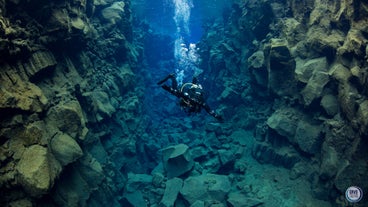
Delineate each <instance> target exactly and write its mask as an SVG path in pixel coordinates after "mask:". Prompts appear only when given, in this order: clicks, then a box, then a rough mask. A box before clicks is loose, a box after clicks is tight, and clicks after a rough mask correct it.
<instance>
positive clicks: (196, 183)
mask: <svg viewBox="0 0 368 207" xmlns="http://www.w3.org/2000/svg"><path fill="white" fill-rule="evenodd" d="M230 189H231V182H230V180H229V178H228V177H227V176H225V175H216V174H204V175H200V176H196V177H189V178H187V179H186V180H185V181H184V185H183V188H182V189H181V190H180V194H181V195H182V196H183V198H184V199H185V200H186V201H188V202H189V204H193V203H195V202H196V201H218V202H224V201H225V199H226V196H227V194H228V193H229V192H230Z"/></svg>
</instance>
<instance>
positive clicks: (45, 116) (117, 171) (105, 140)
mask: <svg viewBox="0 0 368 207" xmlns="http://www.w3.org/2000/svg"><path fill="white" fill-rule="evenodd" d="M129 4H130V2H129V1H110V0H107V1H93V0H92V1H91V0H77V1H74V0H73V1H72V0H70V1H69V0H61V1H46V2H45V1H37V0H31V1H23V0H20V1H18V0H14V1H13V0H10V1H5V0H2V1H0V14H1V15H0V44H1V46H0V54H1V59H0V145H1V146H0V161H1V167H0V205H1V206H107V205H109V206H120V204H119V196H117V195H118V193H119V191H121V189H122V186H123V184H124V182H125V176H124V174H125V172H126V169H130V167H129V166H134V168H135V169H137V167H136V165H132V164H130V163H134V161H135V158H134V154H135V146H134V143H135V138H136V136H138V135H139V133H140V124H141V123H140V122H139V120H136V119H135V114H137V113H139V111H140V106H139V102H140V98H141V97H140V96H141V95H140V94H141V93H140V92H139V91H138V90H139V85H137V83H136V78H137V77H136V76H135V72H134V70H135V66H136V65H137V58H138V56H139V54H138V53H139V51H137V50H136V49H135V47H133V44H132V41H133V37H132V28H131V23H130V22H131V14H130V12H131V11H130V6H129ZM133 84H134V87H132V85H133Z"/></svg>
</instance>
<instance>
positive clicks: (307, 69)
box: [295, 57, 327, 83]
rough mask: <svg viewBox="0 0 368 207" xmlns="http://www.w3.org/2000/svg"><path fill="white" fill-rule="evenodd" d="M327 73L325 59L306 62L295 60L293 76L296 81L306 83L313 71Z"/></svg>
mask: <svg viewBox="0 0 368 207" xmlns="http://www.w3.org/2000/svg"><path fill="white" fill-rule="evenodd" d="M316 70H317V71H327V59H326V57H321V58H315V59H311V60H308V61H306V62H304V61H302V60H300V59H297V67H296V68H295V74H296V77H297V79H298V81H300V82H302V83H308V80H309V79H310V78H311V77H312V75H313V72H314V71H316Z"/></svg>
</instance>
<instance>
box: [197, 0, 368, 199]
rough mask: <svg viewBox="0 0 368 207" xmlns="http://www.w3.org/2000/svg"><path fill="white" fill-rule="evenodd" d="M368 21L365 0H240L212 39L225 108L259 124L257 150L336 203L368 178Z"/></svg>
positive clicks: (212, 65)
mask: <svg viewBox="0 0 368 207" xmlns="http://www.w3.org/2000/svg"><path fill="white" fill-rule="evenodd" d="M260 11H263V13H260ZM367 21H368V4H367V3H366V2H364V1H360V0H346V1H345V0H344V1H328V0H307V1H293V0H288V1H267V0H264V1H238V2H237V3H235V4H234V5H233V12H232V14H231V15H230V18H229V19H226V20H225V21H224V22H225V24H222V23H221V21H217V22H216V21H215V22H212V23H209V24H210V26H208V28H209V29H208V32H207V33H206V36H205V38H204V39H203V42H205V43H206V45H207V47H204V46H203V48H205V49H204V50H203V51H202V57H204V59H205V60H206V61H204V62H205V64H204V65H203V67H204V68H206V69H205V71H210V73H211V74H213V75H214V76H215V77H216V78H215V80H214V83H216V85H217V87H220V88H222V89H223V92H222V93H219V94H218V95H219V98H218V100H220V101H222V102H223V103H224V105H225V106H224V107H223V108H222V111H223V112H224V114H226V115H227V116H228V118H229V119H231V120H234V121H235V120H236V123H237V125H239V126H241V127H252V128H253V130H254V135H255V139H256V144H255V145H254V147H253V152H252V154H253V157H254V158H255V159H257V160H258V161H259V162H261V163H271V164H274V165H278V166H284V167H286V168H289V169H291V172H292V174H291V179H297V178H300V177H302V178H305V179H306V180H308V182H310V183H312V190H313V194H314V197H316V198H318V199H322V200H331V202H332V203H336V205H347V204H346V203H345V204H344V202H346V201H345V198H344V192H345V190H346V189H347V188H348V187H349V186H351V185H359V186H360V187H362V188H364V189H367V187H368V180H367V178H366V177H365V176H363V175H365V174H367V172H368V165H367V163H366V162H365V160H366V157H367V148H368V145H367V135H368V131H367V103H368V101H367V99H368V94H367V73H368V61H367V53H368V50H367V48H368V46H367V43H368V27H367V25H368V24H367ZM210 43H213V44H210ZM207 61H208V62H207ZM229 100H230V101H229ZM235 100H237V102H236V101H235ZM234 103H235V104H236V105H233V104H234ZM267 103H272V104H271V105H269V104H267ZM233 106H237V108H238V109H239V110H237V113H232V112H233V111H234V110H232V107H233ZM239 111H240V112H239ZM254 117H257V118H254ZM239 120H242V121H239ZM363 202H364V201H363ZM365 202H366V201H365ZM360 205H364V204H362V203H360Z"/></svg>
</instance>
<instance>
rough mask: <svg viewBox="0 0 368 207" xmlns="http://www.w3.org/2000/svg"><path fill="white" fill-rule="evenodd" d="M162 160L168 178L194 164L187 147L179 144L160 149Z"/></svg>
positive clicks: (175, 175) (177, 174) (188, 168)
mask: <svg viewBox="0 0 368 207" xmlns="http://www.w3.org/2000/svg"><path fill="white" fill-rule="evenodd" d="M162 160H163V164H164V168H165V170H166V173H167V177H168V178H172V177H177V176H180V175H183V174H185V173H187V172H189V171H190V170H191V169H192V168H193V165H194V162H193V159H192V156H191V154H190V151H189V147H188V146H187V145H185V144H179V145H175V146H171V147H167V148H165V149H163V150H162Z"/></svg>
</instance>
